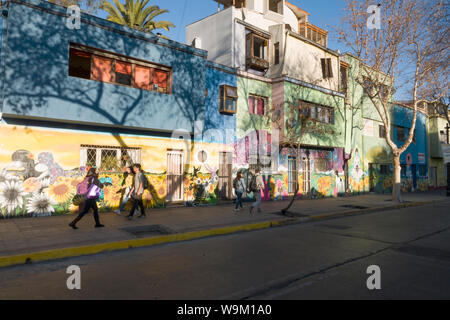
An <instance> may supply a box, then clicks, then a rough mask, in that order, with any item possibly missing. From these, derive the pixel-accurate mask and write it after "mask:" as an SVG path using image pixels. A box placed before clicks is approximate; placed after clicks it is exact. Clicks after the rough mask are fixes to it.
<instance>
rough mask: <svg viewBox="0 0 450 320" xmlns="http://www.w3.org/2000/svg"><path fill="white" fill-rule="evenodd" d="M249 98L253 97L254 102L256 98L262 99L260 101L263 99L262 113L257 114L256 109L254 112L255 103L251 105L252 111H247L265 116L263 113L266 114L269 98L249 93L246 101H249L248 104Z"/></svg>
mask: <svg viewBox="0 0 450 320" xmlns="http://www.w3.org/2000/svg"><path fill="white" fill-rule="evenodd" d="M251 98H253V99H255V100H254V101H255V102H256V101H257V100H262V101H263V113H262V114H259V113H258V111H257V110H256V112H254V111H255V109H257V105H256V104H254V105H253V112H250V110H249V113H250V114H253V115H255V116H265V115H267V108H268V105H269V98H268V97H265V96H261V95H257V94H253V93H250V94H249V95H248V103H249V106H250V99H251ZM249 109H250V108H249Z"/></svg>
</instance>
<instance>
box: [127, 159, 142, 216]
mask: <svg viewBox="0 0 450 320" xmlns="http://www.w3.org/2000/svg"><path fill="white" fill-rule="evenodd" d="M133 171H134V174H135V175H134V182H133V188H132V189H131V191H130V194H131V195H132V198H133V207H132V208H131V211H130V214H129V215H128V220H132V219H133V215H134V211H135V210H136V209H137V207H138V206H139V209H140V210H141V215H140V216H139V218H144V217H145V216H146V215H145V208H144V203H143V202H142V195H143V194H144V189H145V188H144V180H145V177H144V174H143V173H142V168H141V165H140V164H135V165H133Z"/></svg>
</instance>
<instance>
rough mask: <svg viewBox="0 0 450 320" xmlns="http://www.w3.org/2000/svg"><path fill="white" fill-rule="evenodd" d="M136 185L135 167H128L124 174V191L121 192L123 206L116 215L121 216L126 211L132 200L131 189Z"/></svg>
mask: <svg viewBox="0 0 450 320" xmlns="http://www.w3.org/2000/svg"><path fill="white" fill-rule="evenodd" d="M133 183H134V172H133V167H127V169H126V171H125V172H124V174H123V179H122V189H121V190H120V191H119V192H123V199H122V204H121V205H120V207H119V209H118V210H116V213H117V214H118V215H120V213H121V212H122V211H123V209H125V206H126V205H127V203H128V200H130V199H131V189H132V188H133Z"/></svg>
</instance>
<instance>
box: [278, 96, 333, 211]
mask: <svg viewBox="0 0 450 320" xmlns="http://www.w3.org/2000/svg"><path fill="white" fill-rule="evenodd" d="M283 109H284V110H283ZM309 113H310V110H309V109H308V107H305V106H302V105H301V104H300V103H297V104H296V103H291V102H286V103H285V104H282V106H279V107H275V108H273V109H272V110H271V114H270V117H271V121H272V126H273V128H275V129H277V130H279V131H280V132H281V137H280V147H281V148H289V149H291V150H295V159H296V161H297V163H298V161H299V159H300V158H301V157H300V156H301V149H302V146H303V143H304V138H305V137H306V136H309V137H311V136H321V137H323V136H328V137H331V136H333V134H334V130H333V129H332V128H331V126H330V125H329V124H326V123H321V122H317V121H311V119H310V117H309ZM284 114H286V117H284ZM285 119H286V121H285ZM299 191H300V184H299V182H298V179H296V185H295V192H294V193H293V195H292V198H291V201H289V203H288V205H287V206H286V208H284V209H282V210H281V212H282V213H283V214H286V213H287V212H288V211H289V209H290V208H291V207H292V205H293V204H294V201H295V200H296V199H297V198H298V193H299Z"/></svg>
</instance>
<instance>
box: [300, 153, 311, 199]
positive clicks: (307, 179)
mask: <svg viewBox="0 0 450 320" xmlns="http://www.w3.org/2000/svg"><path fill="white" fill-rule="evenodd" d="M302 174H303V194H305V195H306V194H309V193H310V192H311V159H310V158H309V154H308V155H306V156H304V157H303V160H302Z"/></svg>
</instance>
